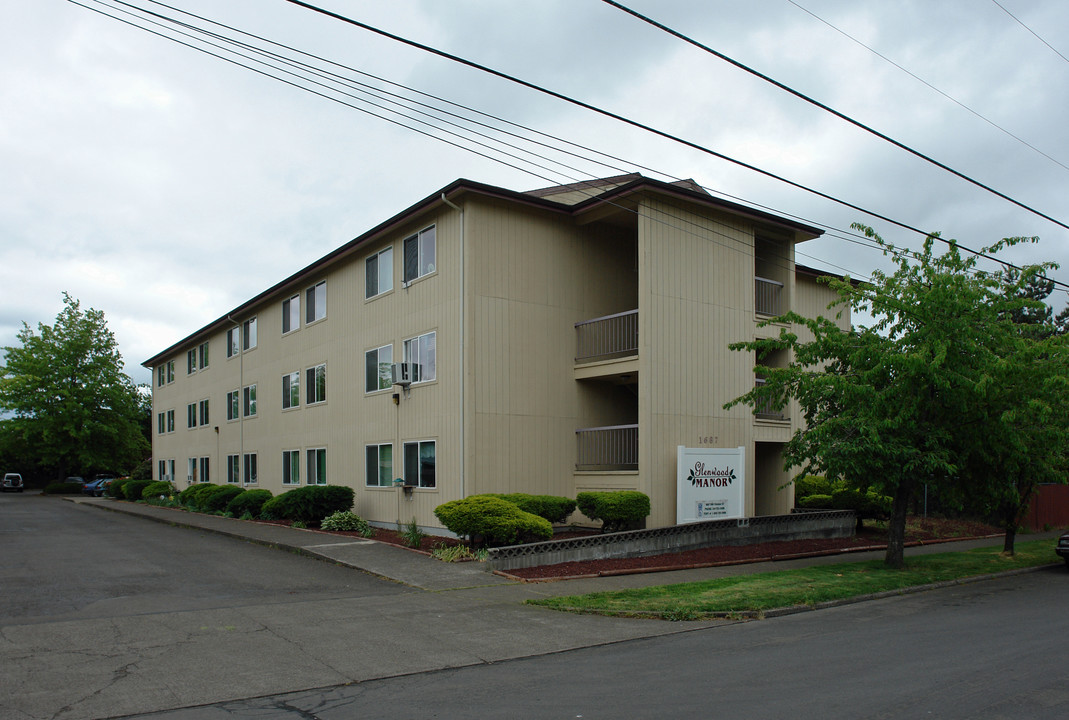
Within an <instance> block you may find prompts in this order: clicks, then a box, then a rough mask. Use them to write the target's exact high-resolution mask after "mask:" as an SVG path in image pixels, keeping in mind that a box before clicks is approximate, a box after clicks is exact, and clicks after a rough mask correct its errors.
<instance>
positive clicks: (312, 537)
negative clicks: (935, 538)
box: [68, 497, 1059, 599]
mask: <svg viewBox="0 0 1069 720" xmlns="http://www.w3.org/2000/svg"><path fill="white" fill-rule="evenodd" d="M68 499H69V500H71V501H73V502H76V503H80V504H83V505H89V506H93V507H97V508H101V509H104V510H111V511H114V512H121V513H125V514H128V515H135V516H138V517H143V518H145V519H148V520H155V521H157V522H163V523H167V524H169V525H175V526H180V527H188V528H194V529H198V530H203V531H207V532H213V533H218V534H221V535H227V536H229V537H233V538H237V539H240V540H244V541H246V542H252V543H257V544H260V545H267V546H270V547H276V548H279V549H282V550H288V551H290V552H295V553H299V554H302V555H307V556H309V557H314V558H317V559H320V560H325V561H327V562H331V563H335V564H338V565H343V566H345V567H350V568H353V569H355V570H360V571H363V572H367V573H371V574H372V575H377V576H379V577H382V578H386V579H389V580H393V581H395V582H399V583H403V584H405V585H409V586H411V587H415V588H419V589H422V590H429V591H450V590H474V589H478V588H493V587H501V586H512V589H511V590H510V591H509V592H508V593H505V594H509V595H512V594H514V595H516V597H517V599H523V598H527V597H546V596H555V595H572V594H580V593H586V592H594V591H598V590H618V589H625V588H637V587H648V586H651V585H667V584H672V583H680V582H691V581H696V580H705V579H708V578H717V577H725V576H731V575H750V574H756V573H761V572H769V571H771V570H786V569H789V568H795V567H808V566H812V565H826V564H833V563H842V562H858V561H862V560H869V559H878V558H882V557H883V555H884V552H883V550H875V551H866V552H849V553H836V554H833V555H821V556H815V557H805V558H795V559H792V560H779V561H774V562H771V561H770V562H756V563H746V564H739V565H722V566H718V567H710V568H695V569H686V570H672V571H667V572H655V573H637V574H630V575H615V576H609V577H596V578H578V579H573V580H561V581H556V582H548V583H518V582H516V581H512V580H509V579H507V578H503V577H501V576H498V575H494V574H493V573H491V572H489V571H488V569H487V567H486V565H485V564H484V563H476V562H468V563H444V562H440V561H437V560H434V559H433V558H431V557H428V556H427V555H424V554H423V553H419V552H415V551H412V550H408V549H406V548H403V547H399V546H397V545H391V544H389V543H381V542H377V541H375V540H363V539H358V538H350V537H347V536H338V535H334V534H332V533H325V532H320V531H317V530H307V529H295V528H291V527H286V526H281V525H272V524H269V523H258V522H252V521H248V520H238V519H235V518H225V517H220V516H217V515H205V514H201V513H191V512H186V511H184V510H178V509H175V508H163V507H156V506H154V505H145V504H141V503H129V502H122V501H117V500H114V499H111V498H88V497H72V498H68ZM1058 534H1059V533H1058V532H1051V533H1037V534H1032V535H1028V536H1027V539H1030V540H1031V539H1041V538H1050V539H1051V540H1052V541H1053V539H1054V538H1056V537H1057V536H1058ZM1022 539H1026V538H1023V537H1022ZM1001 543H1002V538H1001V536H1000V537H997V538H984V539H979V540H960V541H953V542H946V543H936V544H930V545H923V546H918V547H908V548H906V555H907V556H916V555H926V554H932V553H941V552H950V551H956V550H969V549H972V548H976V547H989V546H992V545H999V544H1001Z"/></svg>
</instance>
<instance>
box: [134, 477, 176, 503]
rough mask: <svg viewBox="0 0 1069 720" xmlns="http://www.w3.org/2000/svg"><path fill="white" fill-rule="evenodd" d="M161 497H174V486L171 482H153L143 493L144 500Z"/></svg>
mask: <svg viewBox="0 0 1069 720" xmlns="http://www.w3.org/2000/svg"><path fill="white" fill-rule="evenodd" d="M160 495H163V496H164V497H168V498H169V497H171V496H172V495H174V485H171V483H169V482H163V481H159V482H153V483H149V484H148V485H146V486H145V488H144V489H143V490H142V491H141V497H142V498H145V499H147V498H158V497H159V496H160Z"/></svg>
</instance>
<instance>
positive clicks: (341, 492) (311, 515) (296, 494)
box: [260, 485, 355, 523]
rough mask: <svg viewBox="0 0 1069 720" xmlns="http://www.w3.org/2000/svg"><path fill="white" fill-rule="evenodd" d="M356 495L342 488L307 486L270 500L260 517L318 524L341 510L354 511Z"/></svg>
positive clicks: (351, 490)
mask: <svg viewBox="0 0 1069 720" xmlns="http://www.w3.org/2000/svg"><path fill="white" fill-rule="evenodd" d="M354 495H355V493H354V492H353V489H352V488H351V487H343V486H341V485H305V486H304V487H299V488H294V489H293V490H289V491H287V492H284V493H282V494H281V495H278V496H276V497H273V498H271V499H270V500H268V501H267V502H265V503H264V504H263V507H262V508H261V509H260V514H261V516H264V517H267V518H275V519H278V520H293V521H294V522H303V523H310V522H311V523H317V522H320V521H322V520H323V518H325V517H326V516H327V515H330V514H332V513H336V512H338V511H339V510H351V509H352V507H353V497H354Z"/></svg>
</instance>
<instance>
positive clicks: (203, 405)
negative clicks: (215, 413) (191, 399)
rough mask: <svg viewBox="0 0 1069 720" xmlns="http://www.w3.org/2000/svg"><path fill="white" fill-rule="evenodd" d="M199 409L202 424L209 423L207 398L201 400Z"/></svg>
mask: <svg viewBox="0 0 1069 720" xmlns="http://www.w3.org/2000/svg"><path fill="white" fill-rule="evenodd" d="M199 409H200V424H201V425H207V424H208V401H207V400H201V401H200V403H199Z"/></svg>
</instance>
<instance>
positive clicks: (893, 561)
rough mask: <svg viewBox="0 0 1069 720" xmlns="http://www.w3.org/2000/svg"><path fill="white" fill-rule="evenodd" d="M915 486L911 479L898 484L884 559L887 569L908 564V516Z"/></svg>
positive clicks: (888, 525)
mask: <svg viewBox="0 0 1069 720" xmlns="http://www.w3.org/2000/svg"><path fill="white" fill-rule="evenodd" d="M915 485H916V483H915V482H914V481H913V480H911V479H903V480H901V481H900V482H899V483H898V489H897V490H896V492H895V498H894V503H893V504H892V505H891V520H890V521H889V522H888V523H887V554H886V555H884V559H883V562H884V564H885V565H887V567H891V568H901V567H903V566H904V565H905V564H906V563H905V556H904V552H905V549H906V515H907V513H908V511H909V501H910V499H911V498H912V496H913V488H914V486H915Z"/></svg>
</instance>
